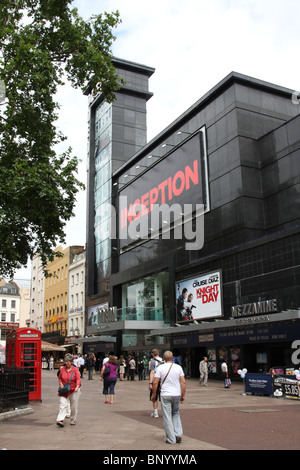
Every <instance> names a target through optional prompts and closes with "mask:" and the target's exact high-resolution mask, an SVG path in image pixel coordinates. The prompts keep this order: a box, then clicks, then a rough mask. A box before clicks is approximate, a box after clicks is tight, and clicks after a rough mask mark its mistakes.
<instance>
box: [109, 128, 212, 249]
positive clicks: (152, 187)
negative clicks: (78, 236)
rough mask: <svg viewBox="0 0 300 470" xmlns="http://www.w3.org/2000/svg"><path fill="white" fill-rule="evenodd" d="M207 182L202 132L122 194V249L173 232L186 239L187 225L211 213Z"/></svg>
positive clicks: (120, 195)
mask: <svg viewBox="0 0 300 470" xmlns="http://www.w3.org/2000/svg"><path fill="white" fill-rule="evenodd" d="M207 179H208V177H207V156H206V145H205V129H204V128H203V129H201V130H200V132H198V133H197V134H196V135H194V136H192V137H191V138H190V139H188V140H186V141H185V142H183V143H182V144H181V145H180V146H178V147H175V149H174V150H173V151H172V152H170V153H168V154H167V156H166V157H164V158H163V159H161V160H159V161H158V162H157V163H156V164H154V165H153V166H151V167H150V168H149V169H148V170H146V171H145V172H144V173H142V174H141V175H140V176H139V177H137V178H136V179H135V180H133V181H132V182H130V183H129V184H128V185H127V186H125V187H124V189H122V190H121V191H120V193H119V211H118V213H119V221H118V228H119V236H118V238H119V243H120V249H121V250H122V249H126V248H127V247H129V246H130V245H132V244H133V243H136V242H137V241H138V240H139V239H142V240H145V239H149V238H157V237H158V236H160V235H161V234H162V233H165V234H166V232H169V233H170V231H171V230H173V232H174V234H175V235H174V236H175V238H181V236H182V237H183V235H182V226H183V225H184V223H185V222H190V221H191V219H192V218H193V217H195V216H196V215H199V214H200V215H201V216H203V214H204V211H206V210H208V206H209V197H208V182H207ZM183 218H184V220H183ZM182 220H183V222H182ZM203 221H204V217H202V223H203ZM177 229H178V230H177ZM179 229H180V230H179ZM202 232H203V227H202ZM180 234H181V235H180ZM164 238H167V236H166V235H165V236H164ZM201 247H202V246H200V247H198V248H201ZM195 249H196V248H195Z"/></svg>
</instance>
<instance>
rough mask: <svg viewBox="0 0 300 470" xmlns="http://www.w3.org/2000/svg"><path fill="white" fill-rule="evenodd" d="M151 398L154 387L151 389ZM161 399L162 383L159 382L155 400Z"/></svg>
mask: <svg viewBox="0 0 300 470" xmlns="http://www.w3.org/2000/svg"><path fill="white" fill-rule="evenodd" d="M151 398H152V388H151V390H150V401H151ZM157 400H159V401H160V383H159V384H158V386H157V389H156V398H155V400H154V401H157Z"/></svg>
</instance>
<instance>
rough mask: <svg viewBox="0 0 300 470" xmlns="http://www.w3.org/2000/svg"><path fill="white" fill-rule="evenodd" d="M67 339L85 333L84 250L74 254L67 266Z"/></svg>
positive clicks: (73, 339) (75, 338) (73, 338)
mask: <svg viewBox="0 0 300 470" xmlns="http://www.w3.org/2000/svg"><path fill="white" fill-rule="evenodd" d="M68 292H69V315H68V341H69V342H76V340H77V338H80V337H83V336H84V333H85V322H84V319H85V251H82V252H81V253H78V254H76V255H75V256H74V258H73V261H72V262H71V263H70V266H69V289H68Z"/></svg>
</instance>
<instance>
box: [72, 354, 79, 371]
mask: <svg viewBox="0 0 300 470" xmlns="http://www.w3.org/2000/svg"><path fill="white" fill-rule="evenodd" d="M73 366H75V367H77V369H79V362H78V356H77V354H75V355H74V357H73Z"/></svg>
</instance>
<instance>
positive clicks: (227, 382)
mask: <svg viewBox="0 0 300 470" xmlns="http://www.w3.org/2000/svg"><path fill="white" fill-rule="evenodd" d="M221 371H222V375H223V378H224V386H225V388H230V386H231V380H230V379H229V377H228V366H227V363H226V361H225V360H224V361H223V362H222V364H221Z"/></svg>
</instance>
